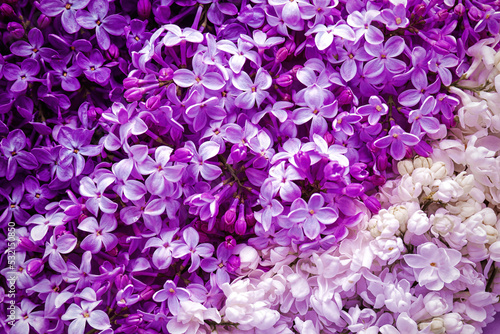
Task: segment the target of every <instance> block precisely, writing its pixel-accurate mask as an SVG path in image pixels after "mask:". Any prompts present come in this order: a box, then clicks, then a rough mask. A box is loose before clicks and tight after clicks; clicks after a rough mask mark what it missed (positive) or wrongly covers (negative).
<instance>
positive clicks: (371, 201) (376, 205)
mask: <svg viewBox="0 0 500 334" xmlns="http://www.w3.org/2000/svg"><path fill="white" fill-rule="evenodd" d="M363 203H365V205H366V207H367V208H368V210H370V211H371V212H372V213H377V212H379V211H380V209H381V208H382V205H380V202H379V201H378V200H377V199H376V198H375V197H373V196H368V197H367V198H365V199H364V200H363Z"/></svg>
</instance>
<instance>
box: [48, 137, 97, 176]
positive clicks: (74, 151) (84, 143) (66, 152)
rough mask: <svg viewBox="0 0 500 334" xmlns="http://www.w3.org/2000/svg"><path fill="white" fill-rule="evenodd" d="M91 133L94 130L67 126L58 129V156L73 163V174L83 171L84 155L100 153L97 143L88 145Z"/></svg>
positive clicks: (92, 155)
mask: <svg viewBox="0 0 500 334" xmlns="http://www.w3.org/2000/svg"><path fill="white" fill-rule="evenodd" d="M93 134H94V131H90V130H74V129H71V128H69V127H62V128H61V130H60V131H59V134H58V136H57V140H58V141H59V143H60V144H61V145H62V148H61V150H60V151H59V158H60V159H61V160H67V161H71V162H72V163H73V166H74V175H75V176H78V175H80V174H81V173H82V171H83V168H84V166H85V158H84V156H88V157H94V156H96V155H99V153H101V147H100V146H99V145H89V143H90V140H91V139H92V135H93Z"/></svg>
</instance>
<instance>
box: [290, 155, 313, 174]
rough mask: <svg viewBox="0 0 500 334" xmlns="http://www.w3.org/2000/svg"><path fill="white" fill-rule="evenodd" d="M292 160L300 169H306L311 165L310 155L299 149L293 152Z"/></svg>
mask: <svg viewBox="0 0 500 334" xmlns="http://www.w3.org/2000/svg"><path fill="white" fill-rule="evenodd" d="M294 160H295V163H296V164H297V167H299V168H300V169H302V170H307V169H309V167H311V157H310V156H309V154H307V153H306V152H304V151H299V152H298V153H297V154H295V155H294Z"/></svg>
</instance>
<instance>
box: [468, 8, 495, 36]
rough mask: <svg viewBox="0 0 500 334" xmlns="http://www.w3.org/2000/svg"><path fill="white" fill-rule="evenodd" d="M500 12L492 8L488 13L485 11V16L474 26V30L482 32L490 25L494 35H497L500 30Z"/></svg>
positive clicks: (490, 30)
mask: <svg viewBox="0 0 500 334" xmlns="http://www.w3.org/2000/svg"><path fill="white" fill-rule="evenodd" d="M499 21H500V12H498V11H495V9H490V10H489V11H487V12H486V13H484V17H483V18H482V19H481V20H479V22H477V24H476V26H475V27H474V31H476V32H480V31H483V30H484V28H486V27H488V31H489V32H490V33H491V34H492V35H497V34H498V32H499V31H500V22H499Z"/></svg>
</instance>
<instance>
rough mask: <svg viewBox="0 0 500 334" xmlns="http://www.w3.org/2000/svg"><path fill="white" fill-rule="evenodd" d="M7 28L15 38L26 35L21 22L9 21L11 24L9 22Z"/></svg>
mask: <svg viewBox="0 0 500 334" xmlns="http://www.w3.org/2000/svg"><path fill="white" fill-rule="evenodd" d="M7 30H8V31H9V32H10V35H11V36H12V37H14V38H15V39H20V38H23V36H24V28H23V26H22V25H21V24H20V23H17V22H9V24H7Z"/></svg>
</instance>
